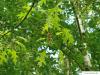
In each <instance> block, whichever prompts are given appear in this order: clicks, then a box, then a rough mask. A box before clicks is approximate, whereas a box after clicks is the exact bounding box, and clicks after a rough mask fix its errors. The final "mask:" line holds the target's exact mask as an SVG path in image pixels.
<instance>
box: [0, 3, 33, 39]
mask: <svg viewBox="0 0 100 75" xmlns="http://www.w3.org/2000/svg"><path fill="white" fill-rule="evenodd" d="M33 6H34V2H33V3H32V5H31V7H30V9H29V11H28V12H27V14H26V15H25V16H24V18H23V19H22V20H21V22H20V23H18V24H17V25H16V26H15V27H14V28H18V27H19V26H20V25H21V24H22V23H23V22H24V21H25V20H26V19H27V16H28V15H29V13H30V12H31V10H32V8H33ZM13 30H14V29H13ZM11 31H12V30H9V31H7V32H6V33H4V34H3V35H2V36H1V38H2V37H4V36H5V35H6V34H8V33H9V32H11Z"/></svg>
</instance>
